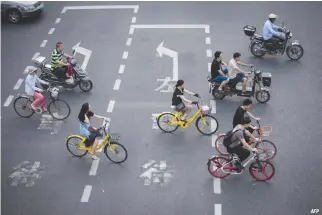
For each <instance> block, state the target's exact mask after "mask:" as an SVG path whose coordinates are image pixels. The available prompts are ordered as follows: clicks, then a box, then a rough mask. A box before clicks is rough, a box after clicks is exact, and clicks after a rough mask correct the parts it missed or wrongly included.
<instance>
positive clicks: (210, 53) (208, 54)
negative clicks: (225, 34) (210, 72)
mask: <svg viewBox="0 0 322 215" xmlns="http://www.w3.org/2000/svg"><path fill="white" fill-rule="evenodd" d="M206 54H207V57H212V51H211V49H207V50H206Z"/></svg>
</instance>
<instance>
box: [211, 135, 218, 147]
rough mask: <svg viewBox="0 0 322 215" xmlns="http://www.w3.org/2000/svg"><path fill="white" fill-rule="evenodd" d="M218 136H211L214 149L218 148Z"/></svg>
mask: <svg viewBox="0 0 322 215" xmlns="http://www.w3.org/2000/svg"><path fill="white" fill-rule="evenodd" d="M217 138H218V136H217V135H212V136H211V146H212V147H216V140H217Z"/></svg>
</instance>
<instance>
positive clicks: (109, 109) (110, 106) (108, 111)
mask: <svg viewBox="0 0 322 215" xmlns="http://www.w3.org/2000/svg"><path fill="white" fill-rule="evenodd" d="M114 105H115V101H114V100H110V102H109V103H108V106H107V111H106V112H107V113H111V112H113V109H114Z"/></svg>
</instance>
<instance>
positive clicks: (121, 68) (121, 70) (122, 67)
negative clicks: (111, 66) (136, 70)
mask: <svg viewBox="0 0 322 215" xmlns="http://www.w3.org/2000/svg"><path fill="white" fill-rule="evenodd" d="M124 69H125V65H124V64H121V65H120V68H119V73H120V74H123V73H124Z"/></svg>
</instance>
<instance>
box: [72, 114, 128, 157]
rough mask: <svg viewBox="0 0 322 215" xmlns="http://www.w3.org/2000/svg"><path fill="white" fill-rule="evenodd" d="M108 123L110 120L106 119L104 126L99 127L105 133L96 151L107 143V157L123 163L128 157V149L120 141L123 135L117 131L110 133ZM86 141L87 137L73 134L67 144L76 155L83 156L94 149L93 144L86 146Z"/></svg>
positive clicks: (105, 150) (105, 149) (105, 148)
mask: <svg viewBox="0 0 322 215" xmlns="http://www.w3.org/2000/svg"><path fill="white" fill-rule="evenodd" d="M108 125H109V120H107V119H105V120H104V122H103V126H102V127H100V128H99V129H98V130H99V131H100V132H103V133H104V135H103V136H104V137H103V140H101V142H100V144H98V146H97V148H96V149H95V151H98V150H99V149H100V148H102V147H103V146H104V145H105V147H104V154H105V155H106V157H107V158H108V159H109V160H110V161H112V162H113V163H123V162H124V161H125V160H126V159H127V150H126V149H125V147H124V146H123V145H121V144H120V143H119V142H118V141H119V140H120V139H121V135H119V134H117V133H114V134H110V129H109V126H108ZM85 141H86V138H85V137H82V136H79V135H71V136H69V137H67V139H66V146H67V149H68V151H69V152H70V153H71V154H72V155H74V156H76V157H83V156H84V155H86V154H87V153H88V152H91V151H92V146H89V147H86V146H85Z"/></svg>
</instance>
